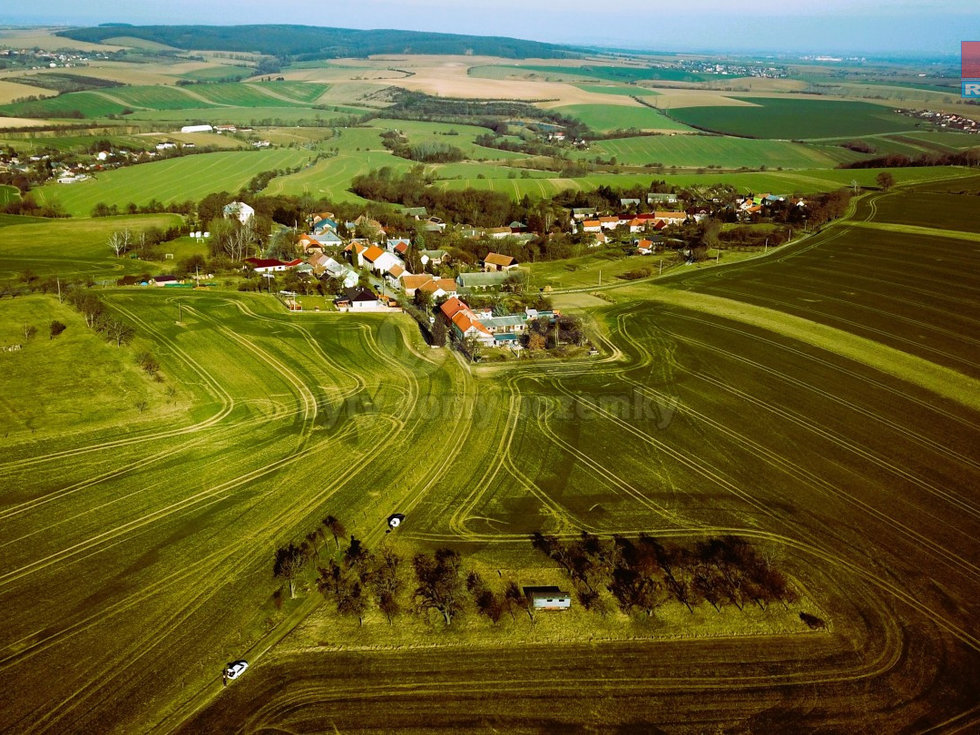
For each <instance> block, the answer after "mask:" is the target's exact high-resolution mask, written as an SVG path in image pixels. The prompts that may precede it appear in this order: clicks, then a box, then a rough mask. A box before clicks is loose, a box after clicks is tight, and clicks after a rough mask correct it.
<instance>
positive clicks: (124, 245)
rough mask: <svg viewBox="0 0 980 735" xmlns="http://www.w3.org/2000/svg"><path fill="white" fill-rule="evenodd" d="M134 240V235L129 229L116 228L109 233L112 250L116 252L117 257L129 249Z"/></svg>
mask: <svg viewBox="0 0 980 735" xmlns="http://www.w3.org/2000/svg"><path fill="white" fill-rule="evenodd" d="M132 241H133V236H132V233H131V232H130V231H129V230H128V229H125V230H115V231H114V232H112V234H110V235H109V240H108V242H109V247H110V248H112V251H113V252H114V253H115V254H116V257H117V258H118V257H119V256H120V255H122V254H123V253H125V252H126V251H127V250H129V248H130V246H131V245H132Z"/></svg>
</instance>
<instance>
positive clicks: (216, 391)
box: [0, 303, 235, 470]
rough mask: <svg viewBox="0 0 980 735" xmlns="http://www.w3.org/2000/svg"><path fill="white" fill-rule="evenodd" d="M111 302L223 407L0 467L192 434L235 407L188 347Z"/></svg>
mask: <svg viewBox="0 0 980 735" xmlns="http://www.w3.org/2000/svg"><path fill="white" fill-rule="evenodd" d="M108 306H110V307H111V308H113V309H115V310H116V311H118V312H119V313H121V314H123V315H124V316H125V317H126V318H127V319H129V320H130V321H132V322H134V323H136V324H138V325H140V327H141V328H142V329H144V330H146V331H147V332H148V333H149V334H150V335H152V336H153V338H154V339H155V340H157V341H158V342H159V343H161V344H164V345H166V346H167V347H168V348H169V349H170V350H171V351H172V352H173V354H174V355H176V356H177V358H178V359H179V360H180V361H181V362H183V363H184V364H185V365H187V366H188V367H189V368H190V369H191V370H193V371H194V372H195V373H196V374H197V375H198V376H199V377H200V378H201V380H202V381H203V384H204V385H205V386H207V388H208V390H209V391H210V392H212V394H213V395H214V396H215V397H216V398H217V399H218V400H219V401H220V408H219V409H218V411H217V412H216V413H215V414H213V415H212V416H209V417H208V418H207V419H204V420H203V421H199V422H198V423H196V424H192V425H190V426H184V427H181V428H179V429H171V430H168V431H157V432H152V433H148V434H142V435H140V436H134V437H126V438H123V439H115V440H111V441H106V442H99V443H96V444H90V445H87V446H84V447H76V448H73V449H65V450H61V451H58V452H50V453H48V454H44V455H40V456H36V457H28V458H25V459H20V460H12V461H10V462H4V463H2V464H0V470H7V469H19V468H24V467H30V466H33V465H36V464H40V463H43V462H51V461H55V460H59V459H65V458H67V457H75V456H79V455H82V454H87V453H90V452H102V451H105V450H108V449H115V448H118V447H124V446H129V445H133V444H142V443H145V442H149V441H155V440H159V439H168V438H170V437H174V436H181V435H184V434H192V433H194V432H197V431H201V430H203V429H207V428H210V427H212V426H214V425H215V424H217V423H219V422H221V421H222V420H223V419H225V418H226V417H227V416H228V415H229V414H230V413H231V412H232V411H233V410H234V408H235V399H234V398H233V397H232V396H231V394H230V393H228V392H227V391H226V390H225V389H224V388H223V387H222V386H221V384H220V383H219V382H218V381H217V380H216V379H215V378H214V376H213V375H212V374H211V373H209V372H208V371H207V370H205V369H204V368H203V367H202V366H201V365H200V363H198V362H197V361H196V360H194V359H193V358H192V357H191V356H190V355H188V354H187V352H186V351H184V350H183V349H181V348H180V347H178V346H177V344H176V343H175V342H173V341H172V340H170V339H168V338H167V337H166V336H164V334H163V333H162V332H160V331H158V330H157V329H156V328H154V327H153V326H151V325H150V324H149V323H148V322H146V321H145V320H143V319H141V318H140V317H138V316H136V315H135V314H134V313H133V312H131V311H129V310H128V309H124V308H122V307H121V306H119V305H117V304H111V303H109V304H108Z"/></svg>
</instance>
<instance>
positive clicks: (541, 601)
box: [524, 587, 572, 610]
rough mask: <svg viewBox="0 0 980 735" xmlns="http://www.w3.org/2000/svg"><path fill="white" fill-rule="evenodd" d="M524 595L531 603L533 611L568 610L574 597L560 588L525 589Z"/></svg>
mask: <svg viewBox="0 0 980 735" xmlns="http://www.w3.org/2000/svg"><path fill="white" fill-rule="evenodd" d="M524 595H525V596H526V597H527V599H528V600H530V601H531V609H532V610H568V609H570V608H571V607H572V596H571V595H570V594H569V593H568V592H563V591H562V590H561V589H559V588H558V587H525V588H524Z"/></svg>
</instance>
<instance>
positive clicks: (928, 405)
mask: <svg viewBox="0 0 980 735" xmlns="http://www.w3.org/2000/svg"><path fill="white" fill-rule="evenodd" d="M692 314H693V313H692ZM692 314H681V313H672V314H671V318H672V319H682V320H684V321H688V322H693V323H695V324H706V325H708V326H710V327H712V328H714V329H720V330H723V331H726V332H730V333H732V334H737V335H739V336H741V337H745V338H748V339H752V340H754V341H756V342H762V343H764V344H768V345H772V346H773V348H775V349H778V350H783V351H785V352H789V353H791V354H793V355H797V356H799V357H802V358H804V359H805V360H807V361H809V362H815V363H817V364H819V365H824V366H826V367H828V368H830V369H832V370H834V371H836V372H839V373H842V374H843V375H847V376H848V377H850V378H853V379H854V380H857V381H859V382H861V383H865V384H867V385H870V386H873V387H874V388H877V389H879V390H882V391H884V392H886V393H889V394H891V395H893V396H894V397H895V398H896V400H902V401H910V402H911V403H914V404H916V405H917V406H919V407H920V408H923V409H925V410H927V411H930V412H932V413H937V414H939V415H940V416H943V417H944V418H947V419H949V420H950V421H953V422H956V423H958V424H960V425H961V426H965V427H967V428H969V429H972V430H975V431H980V423H975V422H973V421H970V420H969V419H966V418H964V417H962V416H959V415H957V414H955V413H952V412H951V411H948V410H946V409H945V408H943V407H942V406H941V405H939V404H937V403H935V402H930V401H925V400H922V399H921V398H917V397H915V396H910V395H908V394H906V393H903V392H901V391H899V390H897V389H896V388H893V387H892V386H890V385H888V384H887V383H883V382H881V381H879V380H875V379H873V378H870V377H867V376H865V375H861V374H860V373H858V372H855V371H853V370H849V369H848V368H845V367H843V366H841V365H835V364H834V363H832V362H830V361H829V360H824V359H822V358H820V357H817V356H816V355H811V354H808V353H806V352H804V351H803V350H800V349H797V348H796V347H792V346H790V345H786V344H780V343H779V342H777V341H775V340H771V339H767V338H765V337H762V336H759V335H757V334H753V333H752V332H749V331H747V330H744V329H738V328H737V327H731V326H727V325H725V324H721V323H717V322H712V321H708V320H705V319H699V318H698V317H696V316H693V315H692Z"/></svg>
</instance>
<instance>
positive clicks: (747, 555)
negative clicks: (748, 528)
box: [531, 532, 797, 616]
mask: <svg viewBox="0 0 980 735" xmlns="http://www.w3.org/2000/svg"><path fill="white" fill-rule="evenodd" d="M531 544H532V546H533V547H534V548H535V549H537V550H538V551H540V552H541V553H543V554H545V555H546V556H547V557H549V558H550V559H552V560H553V561H554V562H556V563H557V564H558V566H559V567H560V568H561V569H562V570H563V571H564V572H565V573H566V574H567V575H568V577H569V578H570V579H571V580H572V581H573V583H574V584H575V587H576V590H577V593H578V599H579V602H580V603H581V604H582V606H583V607H584V608H586V609H588V610H595V611H596V612H599V613H605V612H606V611H607V604H606V600H605V595H604V593H605V592H606V591H608V592H609V593H610V595H611V597H612V600H613V601H615V603H616V605H617V606H618V607H619V609H620V610H621V611H622V612H624V613H626V614H632V613H635V612H641V613H645V614H646V615H648V616H649V615H653V614H654V612H655V611H656V609H657V608H659V607H660V606H661V605H663V604H664V603H666V602H668V601H669V600H674V601H676V602H678V603H680V604H682V605H684V606H685V607H686V608H687V609H688V611H690V612H693V611H694V606H695V605H697V604H699V603H701V602H707V603H708V604H710V605H711V606H712V607H714V608H715V609H716V610H720V609H721V607H722V606H723V605H728V604H731V605H734V606H735V607H736V608H738V609H739V610H742V609H743V608H744V607H745V605H746V604H750V603H755V604H757V605H758V606H759V607H760V608H761V609H763V610H765V609H766V608H767V607H768V605H769V604H771V603H772V602H777V601H778V602H782V603H784V604H786V603H789V602H793V601H795V600H796V599H797V595H796V593H795V592H794V591H793V589H791V588H790V586H789V583H788V581H787V579H786V577H785V575H784V574H783V573H782V572H780V571H779V570H778V569H776V568H775V567H773V566H772V564H771V563H770V562H769V560H768V559H766V558H765V557H764V556H762V555H760V554H759V553H758V552H757V551H756V550H755V549H754V548H753V547H752V545H751V544H749V543H748V542H747V541H746V540H744V539H742V538H738V537H736V536H723V537H721V538H710V539H708V540H706V541H699V542H697V543H696V544H695V545H694V546H693V547H690V548H689V547H685V546H679V545H675V544H663V543H661V542H660V541H658V540H657V539H655V538H653V537H652V536H648V535H646V534H641V535H640V536H639V537H638V538H636V539H630V538H626V537H625V536H618V535H617V536H614V537H613V538H612V539H601V538H599V537H598V536H595V535H593V534H590V533H587V532H583V533H582V534H581V536H580V537H579V538H578V539H576V540H573V541H564V540H562V539H559V538H558V537H557V536H546V535H543V534H541V533H536V534H534V536H533V537H532V539H531Z"/></svg>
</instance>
